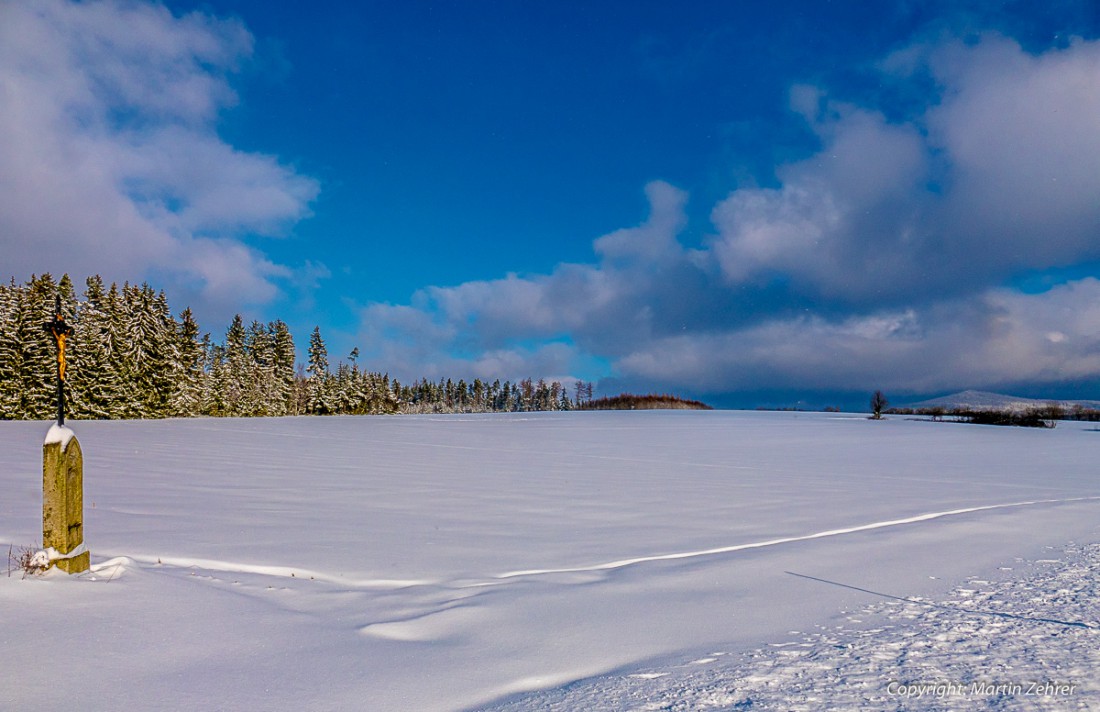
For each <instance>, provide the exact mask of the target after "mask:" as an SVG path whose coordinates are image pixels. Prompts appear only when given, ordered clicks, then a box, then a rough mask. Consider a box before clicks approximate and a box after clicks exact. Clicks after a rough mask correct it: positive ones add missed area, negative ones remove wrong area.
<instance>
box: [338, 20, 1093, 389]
mask: <svg viewBox="0 0 1100 712" xmlns="http://www.w3.org/2000/svg"><path fill="white" fill-rule="evenodd" d="M880 71H881V74H882V81H883V84H884V85H886V86H888V87H900V88H902V89H904V88H905V87H906V86H907V85H909V84H910V83H916V82H926V83H927V82H931V83H932V84H933V85H934V86H935V87H936V92H935V95H934V96H931V97H929V98H928V99H927V101H926V102H925V103H924V105H923V106H921V107H920V108H919V110H916V111H911V112H909V114H908V115H906V116H904V117H900V118H899V117H893V118H888V116H887V111H886V110H885V109H884V108H883V107H877V106H875V105H873V104H870V103H868V104H867V105H860V104H857V103H852V102H846V101H843V100H841V99H839V98H834V97H833V96H831V95H830V92H829V89H828V87H816V86H796V87H793V88H792V90H791V109H792V110H793V111H795V112H797V113H798V114H800V115H802V116H803V117H804V118H805V120H806V122H807V124H808V125H809V127H810V128H811V129H812V130H813V132H814V134H815V135H816V136H817V138H818V140H819V141H820V149H819V150H818V151H817V152H816V153H814V154H813V155H811V156H808V157H806V158H804V159H803V160H799V161H796V162H792V163H788V164H785V165H782V166H779V167H778V168H777V170H776V177H777V179H778V181H777V183H778V184H777V186H776V187H743V188H738V189H736V190H734V191H733V192H731V193H730V194H729V195H728V196H727V197H726V198H724V199H723V200H721V201H720V202H719V203H718V204H717V205H715V206H714V208H713V210H712V211H711V221H712V224H713V228H714V231H713V233H712V234H711V235H709V236H707V238H706V239H705V240H704V241H703V243H702V244H701V245H700V246H699V247H695V248H689V247H687V246H686V245H685V242H684V237H685V236H684V234H683V232H684V229H685V226H686V224H687V218H686V215H685V205H686V201H687V200H688V196H687V194H685V193H684V192H683V191H681V190H678V189H677V188H675V187H674V186H672V185H669V184H667V183H664V182H661V181H655V182H652V183H650V184H649V185H648V186H646V194H647V197H648V200H649V205H650V214H649V217H648V218H647V219H646V221H645V222H643V223H642V224H641V225H639V226H637V227H634V228H628V229H623V230H619V231H616V232H614V233H611V234H609V235H605V236H603V237H600V238H598V239H596V240H595V242H594V243H593V249H594V252H595V260H594V261H593V262H591V263H587V264H561V265H559V266H558V267H557V268H555V269H554V270H553V271H552V272H551V273H549V274H534V275H524V276H520V275H516V274H510V275H507V276H506V277H504V278H501V279H497V280H491V281H474V282H467V283H464V284H459V285H457V286H451V287H438V286H433V287H427V288H424V289H422V290H419V291H418V292H417V293H416V294H415V295H414V296H413V298H412V300H411V302H410V303H409V304H406V305H392V304H377V303H376V304H370V305H368V306H366V307H365V308H364V309H363V310H362V329H361V333H360V337H361V339H362V341H363V343H366V344H371V345H372V348H370V349H368V350H367V351H368V352H369V358H370V360H371V362H373V363H377V364H387V366H386V367H387V368H388V369H389V370H391V371H393V370H394V364H402V365H403V367H402V368H401V369H399V370H400V371H405V370H407V375H412V376H415V375H427V376H429V377H430V376H437V375H456V376H457V375H465V376H467V377H471V378H472V377H483V378H484V377H490V378H491V377H504V376H509V377H517V376H520V375H530V374H543V375H547V376H562V377H567V376H568V375H570V374H575V373H578V372H582V371H583V370H585V369H586V368H589V367H591V364H593V363H597V362H598V363H606V364H609V366H610V369H611V371H612V378H613V380H614V382H615V384H616V385H618V386H621V387H642V388H650V389H659V390H660V389H667V390H677V391H688V392H690V393H693V394H700V395H707V394H722V393H729V392H732V391H739V390H768V389H785V390H808V391H826V390H831V391H838V390H866V389H869V388H889V389H891V390H895V391H901V392H908V393H929V392H934V391H945V390H951V389H956V388H963V387H997V386H1005V385H1010V384H1016V383H1024V382H1032V383H1049V384H1058V383H1064V382H1074V381H1081V380H1089V379H1096V378H1097V377H1098V376H1100V350H1098V348H1097V346H1098V345H1100V343H1098V342H1100V338H1098V336H1100V300H1098V298H1100V282H1098V281H1097V280H1096V279H1093V278H1083V279H1076V280H1073V281H1067V282H1064V283H1062V284H1059V285H1057V286H1055V287H1053V288H1051V289H1049V290H1047V291H1045V292H1042V293H1025V292H1023V291H1021V290H1018V289H1015V288H1013V287H1012V286H1011V285H1012V284H1013V282H1014V280H1018V279H1020V278H1022V277H1026V276H1028V275H1033V274H1037V273H1042V272H1044V271H1046V270H1058V269H1064V268H1070V267H1074V266H1080V265H1087V264H1089V263H1094V262H1096V261H1100V202H1098V201H1097V200H1096V196H1097V195H1100V171H1097V170H1096V166H1097V165H1100V132H1097V131H1096V128H1095V117H1096V116H1100V42H1095V41H1084V40H1080V39H1075V40H1072V41H1070V42H1069V43H1068V44H1066V45H1065V46H1061V47H1056V48H1050V49H1047V50H1045V51H1043V52H1041V53H1029V52H1027V51H1025V50H1024V49H1022V48H1021V46H1020V45H1019V44H1018V43H1017V42H1015V41H1014V40H1012V39H1011V38H1008V37H1005V36H1002V35H999V34H996V33H988V34H985V35H982V36H980V37H978V38H977V39H972V40H969V41H963V40H960V39H945V40H940V41H936V42H929V43H918V44H914V45H912V46H910V47H909V48H907V49H905V50H903V51H899V52H896V53H894V54H893V55H891V56H889V57H886V58H884V59H883V61H882V62H881V64H880ZM402 375H406V374H402Z"/></svg>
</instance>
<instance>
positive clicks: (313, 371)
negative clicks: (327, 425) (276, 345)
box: [306, 326, 333, 415]
mask: <svg viewBox="0 0 1100 712" xmlns="http://www.w3.org/2000/svg"><path fill="white" fill-rule="evenodd" d="M331 378H332V377H331V375H330V374H329V371H328V349H326V348H325V341H324V339H322V338H321V327H319V326H316V327H314V328H313V333H312V334H310V337H309V379H308V381H307V384H306V412H307V413H313V414H315V415H326V414H328V413H332V412H333V404H332V398H331V395H330V391H331V385H330V382H331Z"/></svg>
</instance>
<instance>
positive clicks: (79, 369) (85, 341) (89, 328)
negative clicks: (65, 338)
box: [66, 275, 119, 420]
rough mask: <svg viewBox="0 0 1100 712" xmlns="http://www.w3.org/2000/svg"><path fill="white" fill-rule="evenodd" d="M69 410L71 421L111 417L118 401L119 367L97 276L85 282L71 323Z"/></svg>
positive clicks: (67, 376)
mask: <svg viewBox="0 0 1100 712" xmlns="http://www.w3.org/2000/svg"><path fill="white" fill-rule="evenodd" d="M73 327H74V329H73V335H72V341H73V350H72V366H71V368H70V369H68V373H67V375H66V380H67V381H68V383H69V389H70V393H71V398H70V400H69V405H70V409H71V412H72V415H73V417H74V418H85V419H95V420H102V419H106V418H110V417H111V411H112V408H113V407H114V405H115V402H116V401H117V399H118V397H119V396H118V390H119V382H118V367H117V364H116V363H114V358H113V352H114V333H113V332H112V330H111V318H110V316H109V314H108V312H107V293H106V291H105V288H104V285H103V279H102V278H101V277H99V276H98V275H96V276H94V277H89V278H88V279H87V280H86V282H85V289H84V301H83V302H81V303H80V304H78V305H77V309H76V320H75V323H74V324H73Z"/></svg>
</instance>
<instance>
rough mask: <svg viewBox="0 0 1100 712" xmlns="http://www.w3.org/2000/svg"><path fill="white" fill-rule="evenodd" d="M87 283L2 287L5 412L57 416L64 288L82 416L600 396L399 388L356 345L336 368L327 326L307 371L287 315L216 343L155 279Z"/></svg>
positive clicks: (390, 409)
mask: <svg viewBox="0 0 1100 712" xmlns="http://www.w3.org/2000/svg"><path fill="white" fill-rule="evenodd" d="M85 285H86V286H85V289H84V290H83V293H82V295H81V297H78V296H77V293H76V289H75V288H74V286H73V283H72V281H71V280H70V279H69V277H68V275H65V276H63V277H62V278H61V279H60V280H59V281H56V282H55V281H54V279H53V277H51V276H50V275H49V274H43V275H40V276H32V277H31V279H30V280H28V281H27V282H26V283H25V284H17V283H16V282H15V280H14V279H12V280H11V282H10V283H9V284H7V285H3V284H0V419H3V420H34V419H38V420H45V419H50V418H53V417H54V414H55V413H56V374H57V349H56V345H55V343H54V339H53V336H51V335H50V334H49V333H48V332H47V331H46V329H45V328H44V325H45V324H46V323H47V322H48V321H50V320H51V319H52V318H53V316H54V308H55V299H56V298H57V297H60V299H61V316H62V317H63V318H64V319H65V321H66V323H68V324H69V325H70V326H72V327H73V333H72V334H71V335H70V336H69V337H68V339H67V341H66V348H65V354H66V362H67V368H66V379H65V388H66V400H67V406H68V407H67V414H68V415H69V416H70V417H73V418H76V419H85V420H102V419H123V418H166V417H195V416H218V417H224V416H238V417H246V416H279V415H306V414H318V415H326V414H376V413H397V412H413V413H424V412H434V413H440V412H496V411H533V410H561V409H568V408H573V407H575V406H577V405H579V404H580V403H582V402H585V401H586V400H591V398H592V384H591V383H588V384H585V383H580V382H578V383H576V384H575V386H574V398H573V399H571V398H570V397H569V394H568V393H567V390H566V389H565V388H564V387H563V386H562V385H561V384H560V383H558V382H556V381H555V382H553V383H546V382H545V381H543V380H540V381H538V382H537V383H536V382H532V381H531V380H530V379H527V380H524V381H521V382H520V383H518V384H512V383H510V382H507V381H505V382H504V383H503V384H502V383H501V382H500V381H499V380H496V381H494V382H493V383H491V384H489V383H486V382H483V381H481V380H474V381H473V382H472V383H467V382H465V381H463V380H460V381H458V382H457V383H455V382H453V381H451V380H450V379H444V380H440V381H439V382H438V383H433V382H430V381H428V380H426V379H424V380H421V381H420V382H419V383H415V384H413V385H403V384H401V383H399V382H398V381H396V380H392V381H391V380H390V378H389V377H388V376H387V375H385V374H381V373H375V372H369V371H364V370H362V369H360V368H359V366H358V364H356V362H355V361H356V359H357V357H358V349H356V350H354V351H352V353H351V355H350V356H349V360H350V361H351V364H350V365H349V364H347V363H344V362H341V363H340V364H338V366H337V367H336V369H335V371H333V370H331V369H330V368H329V363H328V353H327V349H326V347H325V343H324V340H323V339H322V338H321V332H320V329H319V328H315V329H314V330H313V334H312V335H311V337H310V343H309V364H308V368H305V369H303V368H301V367H298V366H297V365H296V362H295V361H296V356H295V354H296V352H295V346H294V339H293V337H292V336H291V333H290V330H289V329H288V328H287V325H286V324H285V323H283V322H282V321H279V320H276V321H273V322H269V323H267V324H263V323H261V322H258V321H253V322H252V323H251V324H248V325H246V324H245V323H244V320H243V319H242V318H241V316H240V315H237V316H236V317H234V319H233V321H232V323H231V324H230V325H229V328H228V329H227V330H226V332H225V338H224V340H222V341H220V342H215V341H213V340H212V339H211V337H210V335H209V334H208V333H203V332H202V330H201V329H200V328H199V326H198V324H197V323H196V322H195V319H194V316H193V315H192V313H191V310H190V309H184V310H183V311H182V312H181V313H180V314H179V316H178V317H176V316H174V315H173V314H172V312H171V310H170V309H169V306H168V300H167V298H166V296H165V294H164V292H163V291H159V292H158V291H155V290H154V289H153V288H152V287H150V286H149V285H148V284H143V285H141V286H136V285H131V284H129V283H127V284H124V285H123V286H122V287H119V286H118V285H117V284H112V285H111V286H110V287H107V286H106V285H105V284H104V282H103V280H102V279H101V278H100V277H99V276H98V275H97V276H95V277H90V278H88V279H87V281H86V283H85Z"/></svg>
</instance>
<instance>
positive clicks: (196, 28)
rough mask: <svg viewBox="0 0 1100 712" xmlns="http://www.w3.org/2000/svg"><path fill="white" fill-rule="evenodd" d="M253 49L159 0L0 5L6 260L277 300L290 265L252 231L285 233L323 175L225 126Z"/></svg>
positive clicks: (233, 25)
mask: <svg viewBox="0 0 1100 712" xmlns="http://www.w3.org/2000/svg"><path fill="white" fill-rule="evenodd" d="M252 45H253V40H252V37H251V35H250V34H249V33H248V31H247V30H246V29H245V28H244V27H243V26H242V25H241V24H240V23H239V22H236V21H231V20H229V21H227V20H219V19H215V18H212V17H209V16H207V15H204V14H201V13H193V14H190V15H187V16H184V17H175V16H173V15H172V14H171V13H170V12H169V11H168V10H167V9H165V8H164V7H163V6H161V5H157V4H149V3H141V2H138V3H135V2H123V1H122V0H99V1H96V2H82V3H76V2H69V1H67V0H27V1H26V2H18V3H16V2H6V3H4V6H3V22H2V23H0V132H2V133H3V135H4V137H5V139H4V141H3V142H0V182H2V183H3V185H4V186H5V190H4V191H3V192H2V193H0V251H2V253H3V255H4V265H3V266H4V270H5V271H6V272H8V273H9V274H10V275H12V276H17V277H25V276H29V274H31V273H32V272H39V273H40V272H44V271H51V272H55V273H60V272H62V271H67V272H70V273H72V274H73V275H74V276H82V275H86V274H92V273H100V274H103V275H104V276H106V277H108V278H119V279H137V278H140V277H143V276H146V275H149V274H150V273H155V274H159V275H168V276H170V277H171V279H172V282H171V283H169V284H167V285H165V286H176V285H179V284H185V285H190V289H187V290H184V291H188V292H192V293H195V294H196V295H197V296H198V297H199V298H200V300H202V301H205V302H207V303H221V304H234V303H235V304H236V305H239V303H240V302H242V301H247V302H264V301H267V300H270V299H271V298H272V297H273V296H275V294H276V293H277V291H278V287H277V283H278V281H279V280H280V279H284V278H286V277H287V276H289V275H290V269H289V268H288V267H286V266H282V265H277V264H274V263H272V262H271V261H270V260H269V259H267V258H266V257H265V256H264V255H263V253H262V252H260V251H259V250H257V249H256V248H255V247H250V246H248V245H246V244H245V242H244V241H243V238H244V237H245V236H251V235H279V234H282V233H284V232H285V231H286V230H287V229H288V227H289V226H291V225H292V224H293V223H294V222H296V221H298V220H300V219H302V218H303V217H306V216H307V215H308V214H309V203H310V201H312V200H313V198H314V197H316V195H317V193H318V185H317V183H316V181H314V180H312V179H310V178H307V177H304V176H301V175H299V174H297V173H296V172H295V171H294V170H293V169H292V168H290V167H288V166H286V165H284V164H282V163H280V162H279V160H278V159H277V158H275V157H273V156H267V155H260V154H255V153H246V152H242V151H239V150H237V149H235V148H233V147H232V146H230V145H228V144H227V143H225V142H224V141H223V140H222V139H221V138H220V137H219V136H218V134H217V128H216V124H217V119H218V117H219V114H220V112H221V111H223V110H224V109H226V108H227V107H230V106H232V105H233V104H234V103H235V102H236V95H235V93H234V92H233V89H232V86H231V84H230V78H231V76H232V75H233V73H234V72H236V71H238V70H239V69H240V67H241V65H242V63H243V62H245V61H247V59H248V58H249V56H250V54H251V52H252Z"/></svg>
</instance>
